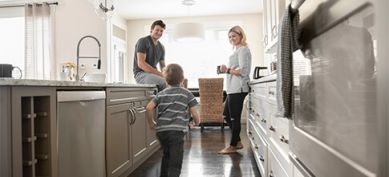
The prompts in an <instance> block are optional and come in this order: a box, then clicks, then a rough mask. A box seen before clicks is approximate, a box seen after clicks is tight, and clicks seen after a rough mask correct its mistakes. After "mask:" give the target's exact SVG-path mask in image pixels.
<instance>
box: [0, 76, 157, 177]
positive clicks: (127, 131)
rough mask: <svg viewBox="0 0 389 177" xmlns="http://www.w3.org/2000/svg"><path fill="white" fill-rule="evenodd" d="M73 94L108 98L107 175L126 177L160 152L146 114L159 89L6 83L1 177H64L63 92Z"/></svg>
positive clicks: (0, 104)
mask: <svg viewBox="0 0 389 177" xmlns="http://www.w3.org/2000/svg"><path fill="white" fill-rule="evenodd" d="M68 91H70V92H72V91H74V92H80V91H99V92H103V93H105V96H106V97H105V99H104V104H103V106H102V107H101V108H100V107H99V108H97V109H100V110H102V111H103V112H104V116H103V117H104V118H105V120H103V121H102V122H103V123H104V126H103V127H104V130H103V135H105V136H102V137H101V141H102V142H104V144H105V146H104V147H103V148H102V149H103V153H104V154H103V156H102V157H103V158H102V159H104V162H103V164H104V167H103V168H104V169H103V173H104V174H101V176H126V175H128V174H130V173H131V172H132V171H133V170H134V169H135V168H137V167H138V166H139V165H140V164H141V163H142V162H143V161H144V160H146V159H147V158H148V157H149V156H150V155H152V154H153V153H154V152H155V151H156V150H158V149H159V147H160V146H159V143H158V141H157V139H156V137H155V132H154V131H153V130H150V129H149V128H148V126H147V121H146V114H145V106H146V104H147V102H148V101H149V100H150V99H151V97H152V96H153V94H155V93H156V87H155V85H145V84H116V83H92V82H72V81H48V80H19V79H0V134H1V136H0V143H1V146H0V157H1V158H0V176H4V177H8V176H9V177H11V176H15V177H16V176H53V177H56V176H61V173H60V171H61V168H62V166H61V165H59V164H60V163H59V162H62V161H61V160H62V159H61V158H62V157H61V156H60V155H59V154H60V153H61V152H62V151H61V149H63V148H64V147H59V146H62V143H58V142H59V140H61V137H62V136H60V133H59V132H60V131H59V130H60V128H61V126H63V125H61V124H60V121H59V117H61V115H60V114H59V111H58V110H59V105H60V104H59V103H58V101H59V100H57V99H58V96H57V93H59V92H68ZM61 114H62V113H61ZM80 118H82V117H80ZM92 129H93V128H92ZM65 130H66V129H65ZM80 137H81V136H80ZM68 146H69V145H68ZM70 146H71V145H70ZM73 147H74V146H73ZM92 149H93V148H92ZM92 149H91V150H92ZM88 160H89V159H86V161H88ZM90 160H92V159H90ZM86 170H88V169H86ZM75 174H77V172H75ZM62 176H63V175H62Z"/></svg>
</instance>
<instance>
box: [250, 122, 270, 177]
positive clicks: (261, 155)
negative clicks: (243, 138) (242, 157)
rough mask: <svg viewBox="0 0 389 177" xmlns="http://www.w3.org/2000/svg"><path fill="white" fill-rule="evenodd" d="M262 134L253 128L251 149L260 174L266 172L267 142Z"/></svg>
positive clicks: (263, 174)
mask: <svg viewBox="0 0 389 177" xmlns="http://www.w3.org/2000/svg"><path fill="white" fill-rule="evenodd" d="M262 137H263V136H262V135H260V134H259V132H258V131H257V130H256V129H255V128H254V134H253V144H252V150H253V152H254V157H255V160H256V162H257V166H258V168H259V171H260V172H261V176H266V175H265V174H267V163H268V162H267V158H268V157H267V143H266V141H265V140H264V139H263V138H262Z"/></svg>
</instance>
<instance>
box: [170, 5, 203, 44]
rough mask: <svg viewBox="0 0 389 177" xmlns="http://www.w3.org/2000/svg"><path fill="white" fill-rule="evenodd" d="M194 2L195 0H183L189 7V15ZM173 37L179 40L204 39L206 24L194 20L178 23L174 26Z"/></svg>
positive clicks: (194, 40)
mask: <svg viewBox="0 0 389 177" xmlns="http://www.w3.org/2000/svg"><path fill="white" fill-rule="evenodd" d="M194 4H195V1H194V0H183V1H182V5H184V6H186V7H187V8H188V12H189V13H188V14H189V15H188V16H190V7H191V6H193V5H194ZM173 38H174V40H176V41H178V42H196V41H201V40H203V39H204V26H203V24H201V23H194V22H184V23H178V24H176V26H175V28H174V33H173Z"/></svg>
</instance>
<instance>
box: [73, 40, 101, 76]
mask: <svg viewBox="0 0 389 177" xmlns="http://www.w3.org/2000/svg"><path fill="white" fill-rule="evenodd" d="M85 38H92V39H94V40H95V41H96V42H97V45H98V46H99V56H98V57H90V56H82V57H80V44H81V42H82V40H84V39H85ZM80 58H97V59H98V60H97V69H100V68H101V44H100V42H99V40H98V39H97V38H96V37H94V36H91V35H86V36H84V37H82V38H81V39H80V40H79V41H78V44H77V73H76V81H80V75H79V69H80V65H79V64H80Z"/></svg>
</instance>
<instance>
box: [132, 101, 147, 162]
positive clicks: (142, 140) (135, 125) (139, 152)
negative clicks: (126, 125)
mask: <svg viewBox="0 0 389 177" xmlns="http://www.w3.org/2000/svg"><path fill="white" fill-rule="evenodd" d="M132 110H133V114H134V115H135V116H134V119H133V121H132V125H131V135H132V142H131V145H132V157H133V159H134V164H135V163H136V162H137V161H139V160H140V159H142V157H143V156H144V155H145V152H146V147H147V144H146V130H147V129H148V128H147V127H146V126H147V123H146V108H145V107H144V106H143V105H142V106H136V107H134V108H133V109H132Z"/></svg>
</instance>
